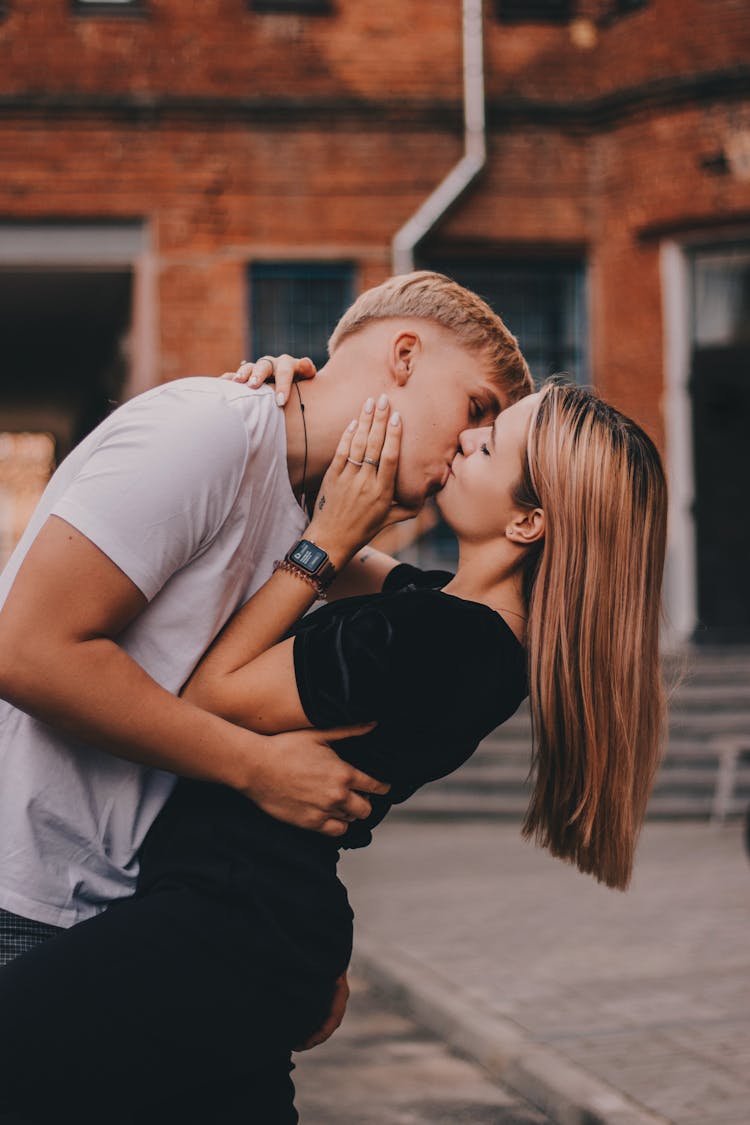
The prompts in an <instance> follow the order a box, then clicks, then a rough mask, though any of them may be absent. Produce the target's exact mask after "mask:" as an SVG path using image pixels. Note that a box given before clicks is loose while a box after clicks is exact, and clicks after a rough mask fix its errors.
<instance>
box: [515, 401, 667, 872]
mask: <svg viewBox="0 0 750 1125" xmlns="http://www.w3.org/2000/svg"><path fill="white" fill-rule="evenodd" d="M517 493H518V500H519V502H521V503H523V504H524V505H527V506H530V507H531V506H533V507H540V508H542V509H543V511H544V513H545V537H544V541H543V545H542V546H541V549H540V550H538V551H537V553H536V555H534V556H530V557H529V558H528V560H527V563H526V592H527V596H528V610H529V620H528V648H529V694H530V700H531V714H532V729H533V743H534V749H533V759H532V773H533V775H534V789H533V793H532V798H531V802H530V804H529V808H528V810H527V813H526V817H525V820H524V825H523V833H524V835H525V836H527V837H533V838H534V839H536V841H537V842H538V843H540V844H541V845H542V846H544V847H547V848H549V850H550V851H551V852H552V854H553V855H555V856H558V857H560V858H562V859H565V860H568V861H570V862H571V863H575V864H576V865H577V866H578V867H579V869H580V870H581V871H584V872H587V873H590V874H592V875H594V876H595V877H596V878H597V879H598V880H599V881H600V882H604V883H606V884H607V885H608V886H611V887H617V888H620V889H625V887H627V885H628V883H629V881H630V878H631V874H632V868H633V856H634V851H635V845H636V842H637V839H638V834H639V832H640V828H641V824H642V822H643V818H644V816H645V811H646V804H647V800H648V795H649V792H650V790H651V786H652V783H653V779H654V776H655V773H656V770H657V767H658V763H659V758H660V748H661V740H662V733H663V724H664V689H663V685H662V678H661V671H660V662H659V619H660V592H661V581H662V574H663V568H664V554H665V549H666V511H667V489H666V481H665V478H664V472H663V469H662V465H661V460H660V457H659V454H658V452H657V450H656V448H655V446H654V444H653V442H652V441H651V440H650V439H649V438H648V437H647V435H646V434H645V433H644V432H643V431H642V430H641V429H640V428H639V427H638V426H637V425H636V424H635V423H634V422H632V421H631V420H630V419H628V418H626V417H625V416H624V415H622V414H620V413H619V412H618V411H617V410H615V409H614V408H613V407H610V406H608V405H607V404H606V403H604V402H602V401H601V400H600V399H599V398H597V397H596V396H595V395H594V394H592V393H591V392H589V391H586V390H583V389H582V388H580V387H573V386H566V385H562V384H559V383H552V384H549V385H548V386H546V387H545V388H544V390H543V391H542V393H541V396H540V400H539V403H538V406H537V408H536V410H535V414H534V416H533V418H532V422H531V426H530V430H529V439H528V451H527V462H526V465H525V467H524V474H523V477H522V480H521V482H520V483H519V486H518V489H517Z"/></svg>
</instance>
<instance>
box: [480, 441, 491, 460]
mask: <svg viewBox="0 0 750 1125" xmlns="http://www.w3.org/2000/svg"><path fill="white" fill-rule="evenodd" d="M479 448H480V449H481V451H482V453H486V454H487V456H488V457H491V456H492V454H491V453H490V450H489V446H488V445H487V442H486V441H483V442H482V444H481V445H480V446H479Z"/></svg>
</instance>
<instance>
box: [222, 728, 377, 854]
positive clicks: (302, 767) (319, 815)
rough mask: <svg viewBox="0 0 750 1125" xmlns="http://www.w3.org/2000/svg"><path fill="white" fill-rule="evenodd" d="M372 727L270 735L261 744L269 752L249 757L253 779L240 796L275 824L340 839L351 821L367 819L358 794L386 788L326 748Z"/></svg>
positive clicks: (366, 803)
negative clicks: (280, 823) (249, 800)
mask: <svg viewBox="0 0 750 1125" xmlns="http://www.w3.org/2000/svg"><path fill="white" fill-rule="evenodd" d="M372 726H373V724H372V723H370V724H367V725H362V726H353V727H341V728H339V729H337V730H329V731H318V730H304V731H303V730H299V731H290V732H288V733H286V734H276V735H271V736H270V737H269V738H267V739H266V740H265V743H266V746H267V748H268V752H267V753H263V754H257V753H253V757H252V778H251V780H249V781H248V782H247V784H246V785H245V786H244V787H243V789H242V792H244V794H245V796H246V797H249V798H250V799H251V800H252V801H254V802H255V804H256V805H259V806H260V807H261V808H262V809H263V811H264V812H266V813H268V815H269V816H273V817H275V818H276V820H283V821H286V822H287V823H288V824H294V825H295V826H296V827H297V828H308V829H312V830H313V831H315V832H321V833H323V835H325V836H341V835H343V833H344V832H346V830H347V828H348V827H349V824H350V823H351V821H353V820H365V819H366V818H367V817H368V816H369V815H370V812H371V805H370V802H369V801H368V800H367V799H366V797H364V796H362V794H364V793H380V794H384V793H387V792H388V790H389V789H390V785H385V784H384V783H383V782H381V781H376V780H375V779H374V778H372V777H369V776H368V774H366V773H362V771H361V770H358V769H355V768H354V766H351V765H349V763H348V762H345V761H343V759H341V758H339V756H338V754H336V753H335V751H333V750H332V749H331V747H330V746H329V745H328V744H329V743H330V742H334V741H336V740H337V739H340V738H352V737H354V736H355V735H360V734H365V733H366V732H367V731H368V730H371V729H372Z"/></svg>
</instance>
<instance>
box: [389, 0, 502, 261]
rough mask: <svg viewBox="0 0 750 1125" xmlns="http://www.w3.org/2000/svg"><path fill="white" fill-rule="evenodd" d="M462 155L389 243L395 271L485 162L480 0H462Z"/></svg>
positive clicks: (464, 189) (407, 258)
mask: <svg viewBox="0 0 750 1125" xmlns="http://www.w3.org/2000/svg"><path fill="white" fill-rule="evenodd" d="M463 48H464V51H463V53H464V155H463V156H462V157H461V159H460V160H459V162H458V164H456V165H455V167H454V168H452V169H451V171H450V172H449V173H448V175H447V176H446V177H445V179H444V180H443V181H442V182H441V183H440V184H438V186H437V187H436V188H435V190H434V191H433V192H432V194H431V195H429V196H428V197H427V199H425V201H424V203H423V204H422V205H421V206H420V207H419V209H418V210H417V211H415V213H414V214H413V215H412V216H411V218H410V219H408V220H407V222H406V223H404V225H403V226H402V227H401V229H400V230H399V231H397V232H396V234H395V236H394V238H393V242H392V244H391V253H392V261H393V272H394V274H399V273H410V272H411V270H413V269H414V250H415V248H416V246H417V244H418V243H419V242H421V240H422V239H423V238H424V236H425V235H426V234H428V232H429V231H430V230H432V228H433V227H434V226H435V224H436V223H437V221H438V219H440V218H441V217H442V215H444V214H445V212H446V210H447V209H448V207H450V205H451V204H452V203H454V202H455V201H456V200H457V199H458V197H459V196H460V195H461V194H462V193H463V192H464V191H466V189H467V187H468V186H469V184H470V183H472V181H473V180H474V179H476V176H477V175H478V173H479V172H480V171H481V170H482V168H483V167H484V165H485V163H486V161H487V145H486V142H485V123H484V65H483V63H484V60H483V28H482V0H463Z"/></svg>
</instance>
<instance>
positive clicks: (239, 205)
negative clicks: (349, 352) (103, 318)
mask: <svg viewBox="0 0 750 1125" xmlns="http://www.w3.org/2000/svg"><path fill="white" fill-rule="evenodd" d="M609 7H610V5H609V4H608V3H604V2H601V3H600V2H599V0H581V12H582V13H584V14H587V15H588V16H589V17H591V19H592V22H591V23H590V24H586V25H585V27H584V32H585V34H584V35H583V39H585V40H586V42H589V43H590V44H591V45H590V46H588V47H585V48H584V47H582V46H580V45H577V44H579V43H580V42H582V41H583V40H582V38H581V25H580V24H578V25H576V26H575V27H573V28H571V27H567V26H563V27H559V26H551V27H545V26H526V25H520V26H513V25H505V24H500V23H498V22H497V21H495V20H494V18H493V17H492V16H491V15H490V14H489V13H490V10H491V5H490V4H489V2H487V3H486V8H487V12H488V15H487V18H486V21H485V23H486V38H487V44H486V64H487V75H488V99H489V111H490V121H491V130H490V135H489V138H488V140H489V161H488V166H487V168H486V170H485V172H484V173H483V175H482V177H481V179H480V181H479V182H478V183H477V184H476V185H475V187H473V188H472V189H471V191H470V192H469V193H468V194H467V196H466V198H465V199H464V200H463V201H462V202H461V203H460V204H459V205H458V206H457V207H456V208H455V209H454V210H453V211H452V212H451V214H450V215H449V216H448V217H447V219H446V220H445V221H444V222H443V223H442V224H441V226H440V228H439V231H438V232H437V233H436V236H435V238H433V245H435V246H436V247H437V246H440V247H443V248H444V247H446V246H448V247H450V246H454V247H455V246H471V247H475V248H476V247H480V248H485V249H492V248H494V250H495V251H496V252H497V253H501V254H502V253H507V254H509V255H510V256H513V257H516V258H517V257H518V256H519V254H523V253H537V252H543V253H545V254H549V253H551V252H555V251H564V250H565V249H570V248H575V249H577V250H578V251H579V252H581V253H585V254H586V255H587V257H588V261H589V265H590V294H591V332H592V356H593V361H594V365H593V367H594V377H595V379H596V381H597V382H598V383H599V385H600V386H601V387H602V389H603V390H604V391H605V393H607V394H608V395H610V396H611V397H612V398H613V399H614V400H615V401H617V402H618V403H620V404H621V405H623V406H624V407H625V408H626V409H629V410H630V411H631V412H633V413H635V414H636V415H637V416H638V417H639V418H640V419H641V420H642V421H644V422H645V424H646V425H647V426H648V427H649V428H650V429H651V430H652V432H654V433H656V434H657V435H660V434H661V417H660V399H661V393H662V346H663V342H662V326H661V295H660V278H659V271H658V233H659V231H660V230H667V229H671V228H674V229H677V230H685V231H690V230H692V229H694V228H695V227H696V226H700V225H704V224H705V225H706V229H708V230H710V229H711V226H712V224H715V225H717V226H718V225H719V224H723V223H727V222H729V221H734V222H737V223H738V224H740V225H741V224H743V223H744V224H747V229H750V184H749V183H748V181H742V180H741V179H739V178H738V177H737V176H736V175H733V174H731V173H729V172H726V171H724V172H723V174H718V172H717V170H716V169H714V170H713V171H712V170H710V169H707V168H705V167H704V166H703V165H702V161H703V160H704V159H705V158H710V157H712V156H715V155H716V154H717V153H721V151H722V150H723V149H724V147H725V145H726V143H727V138H728V137H729V136H730V135H731V134H732V133H733V132H736V131H737V130H738V129H742V128H745V129H747V128H750V96H749V95H748V90H750V81H748V78H747V69H746V71H745V78H744V80H742V79H741V78H736V73H738V68H739V67H740V66H741V65H743V64H744V65H745V67H746V68H747V63H746V60H747V58H748V52H749V49H750V9H748V6H747V3H746V0H711V2H709V0H653V2H652V3H651V4H649V5H648V6H647V8H645V9H644V10H642V11H639V12H636V13H634V14H632V15H630V16H628V17H625V18H622V19H619V20H616V21H614V22H611V23H609V24H608V23H607V22H606V20H605V19H603V16H604V15H605V14H606V11H607V10H608V9H609ZM334 9H335V11H334V14H332V15H330V16H320V17H307V18H304V17H299V16H293V15H292V16H290V15H276V16H267V15H263V16H261V15H258V14H256V13H253V12H250V11H248V10H247V9H246V6H245V4H244V2H243V0H203V3H201V4H186V3H185V2H184V0H150V2H149V4H148V14H147V15H145V16H143V17H134V18H127V17H123V16H112V17H109V18H100V17H94V16H93V15H85V16H84V15H74V14H72V13H71V10H70V6H69V4H68V2H67V0H10V9H9V14H8V15H7V17H6V18H5V19H4V20H3V21H0V219H8V218H24V219H33V218H44V217H56V218H66V217H69V218H79V219H80V218H88V217H97V218H112V217H129V218H132V217H141V218H143V219H144V220H147V221H148V222H149V224H150V227H151V230H152V235H153V243H154V248H155V253H156V258H157V267H158V276H159V282H158V284H159V304H160V315H159V325H160V367H159V370H160V377H161V378H173V377H176V376H178V375H182V374H186V373H192V372H197V371H220V370H223V369H224V368H225V367H230V366H234V364H235V363H236V362H237V360H238V359H241V358H242V356H243V354H245V353H246V352H248V351H252V341H248V340H247V336H246V311H245V302H246V291H245V267H246V264H247V263H248V262H249V261H250V260H251V259H253V258H254V257H255V258H262V257H266V258H268V257H283V256H287V257H315V258H326V257H331V258H347V259H350V260H352V261H354V262H355V263H356V264H357V267H358V280H359V283H360V284H361V285H362V286H363V287H364V286H367V285H370V284H374V283H376V282H378V281H380V280H381V279H382V278H384V277H385V276H387V274H388V272H389V268H390V266H389V262H390V257H389V252H390V251H389V248H390V241H391V238H392V236H393V234H394V232H395V231H396V230H397V229H398V227H399V226H400V225H401V224H402V223H403V222H404V220H405V219H406V218H407V217H408V216H409V214H410V213H411V212H412V211H413V210H414V209H415V208H416V206H418V204H419V203H420V202H421V201H422V200H423V199H424V198H425V196H426V195H427V194H428V193H429V192H430V191H431V189H432V188H433V187H434V186H435V185H436V184H437V182H438V181H439V180H440V179H441V177H442V176H443V175H444V174H445V173H446V172H447V170H448V169H449V168H450V167H451V165H452V164H453V163H454V162H455V160H456V159H457V158H458V157H459V155H460V152H461V139H460V118H459V101H458V99H459V97H460V79H461V76H460V37H459V31H460V4H459V0H450V2H449V0H445V2H442V3H439V4H437V3H434V0H381V2H380V3H378V4H368V3H356V4H354V3H349V2H345V0H338V2H337V3H335V5H334ZM722 74H724V75H725V76H729V77H728V78H727V79H726V82H728V83H729V85H726V83H725V85H724V86H722V85H721V81H723V80H717V81H718V86H717V84H716V81H714V84H713V86H711V85H710V84H709V86H710V88H709V89H708V90H706V88H703V89H702V90H701V91H698V90H697V88H696V90H695V92H691V90H690V89H689V88H688V87H689V82H690V80H691V78H692V77H694V76H696V75H714V76H716V75H719V76H721V75H722ZM733 74H735V79H732V81H730V79H731V78H732V75H733ZM743 81H744V85H743ZM654 83H656V84H657V87H656V89H657V91H658V90H659V89H660V88H661V90H662V92H661V93H659V94H658V97H657V96H655V95H654V93H653V90H654ZM665 83H667V85H668V86H669V90H667V91H666V92H664V90H663V87H664V84H665ZM686 83H687V86H686ZM732 83H733V84H732ZM659 84H661V87H659ZM618 91H620V94H621V93H622V92H623V91H625V92H626V96H625V95H623V98H624V100H623V98H621V99H620V101H618V100H617V99H618V98H619V97H620V94H618ZM649 91H651V93H649ZM670 91H671V92H670ZM115 96H116V97H115ZM76 98H77V99H78V102H77V103H76V105H74V102H75V99H76ZM107 98H109V99H110V101H109V102H107V104H106V105H103V104H102V99H107ZM165 98H167V99H172V103H171V105H165V104H164V101H163V99H165ZM199 98H203V99H206V98H216V99H223V101H222V102H221V103H220V104H219V103H215V104H214V105H213V106H212V105H209V104H206V103H205V102H204V104H203V105H196V104H195V99H199ZM644 98H645V100H644ZM160 99H162V101H161V102H160ZM175 99H177V102H175ZM179 99H183V102H182V103H179V104H177V103H178V102H179ZM232 99H234V102H232ZM237 99H244V100H245V102H246V103H247V104H246V105H245V107H244V108H243V107H242V106H241V105H239V104H238V103H237ZM602 99H605V100H604V101H602ZM606 99H609V101H607V100H606ZM613 99H614V100H613ZM295 101H296V102H297V103H301V105H302V107H303V108H302V109H301V110H299V109H298V110H295V111H290V112H289V113H287V114H286V116H285V115H284V114H282V113H281V112H280V109H279V107H280V106H281V105H282V104H286V103H287V102H295ZM136 102H137V104H135V103H136ZM188 103H190V104H188ZM248 105H249V108H248ZM138 106H140V109H139V108H138ZM561 106H562V107H563V108H564V107H566V106H572V107H573V110H574V112H572V113H571V114H570V115H566V114H561V112H560V107H561ZM576 106H578V109H577V110H576V109H575V107H576ZM718 171H719V172H720V171H721V169H719V170H718Z"/></svg>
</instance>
